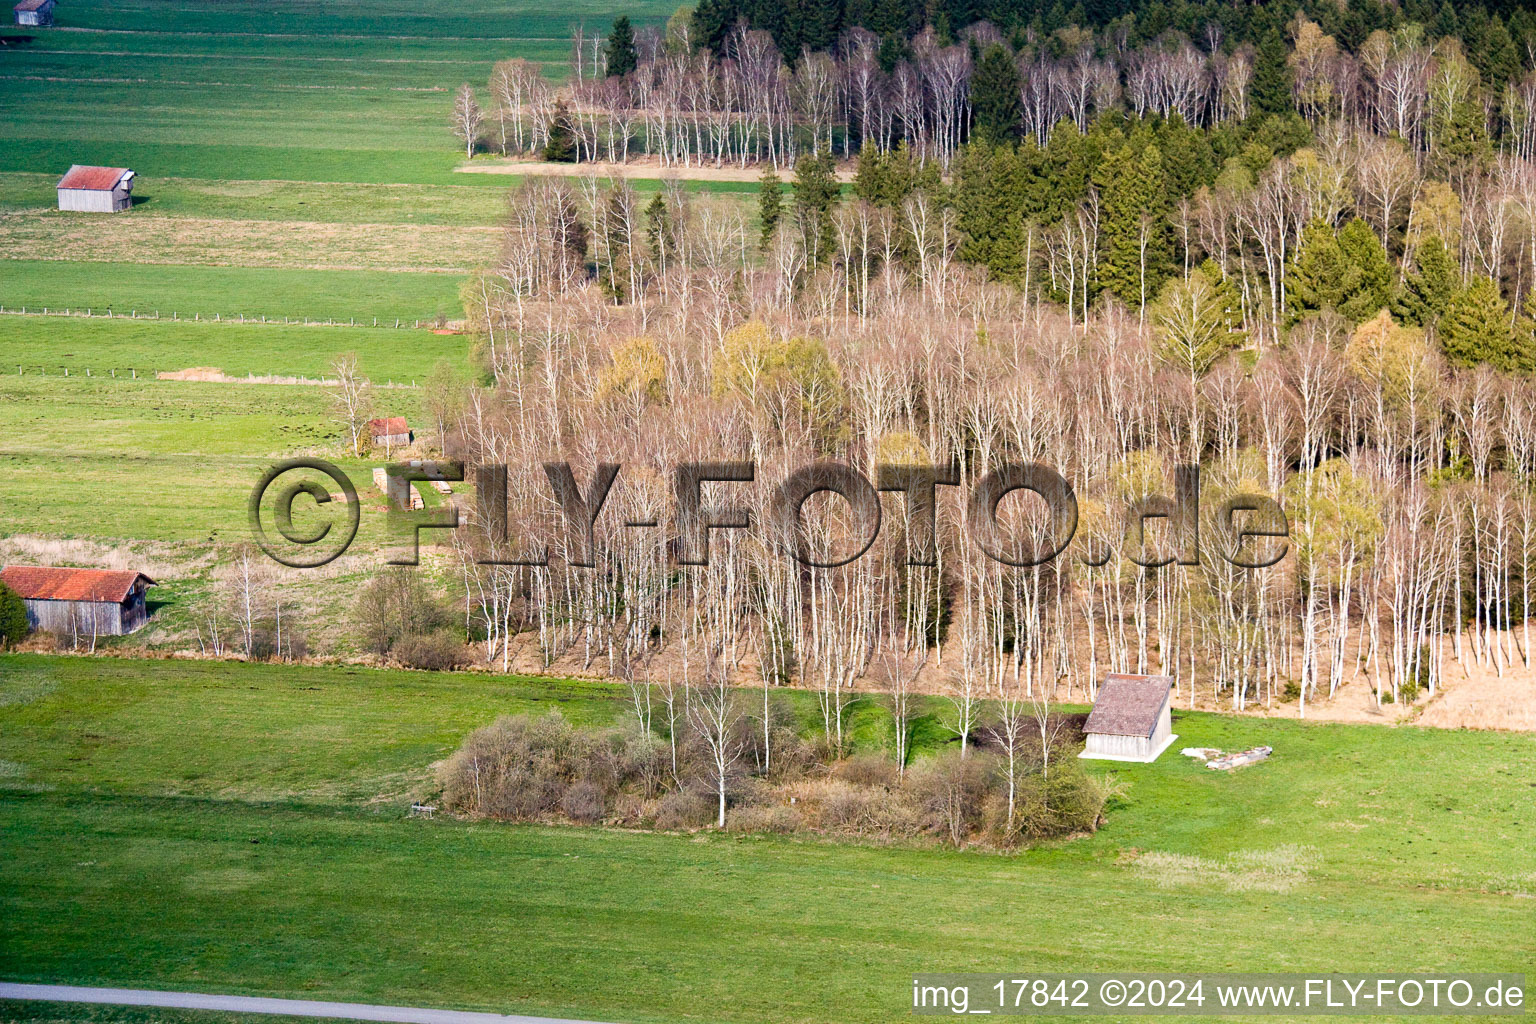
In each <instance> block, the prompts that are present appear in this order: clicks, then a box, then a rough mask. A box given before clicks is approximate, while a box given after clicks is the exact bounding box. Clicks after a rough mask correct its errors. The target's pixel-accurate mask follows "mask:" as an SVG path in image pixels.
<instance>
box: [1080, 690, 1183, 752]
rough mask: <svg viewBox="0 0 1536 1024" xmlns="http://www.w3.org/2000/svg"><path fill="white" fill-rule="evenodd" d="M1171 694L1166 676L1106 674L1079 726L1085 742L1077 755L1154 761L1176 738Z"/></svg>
mask: <svg viewBox="0 0 1536 1024" xmlns="http://www.w3.org/2000/svg"><path fill="white" fill-rule="evenodd" d="M1172 694H1173V680H1172V679H1171V678H1169V677H1168V676H1133V675H1121V674H1119V673H1111V674H1110V675H1108V676H1106V677H1105V679H1104V682H1103V683H1101V684H1100V685H1099V695H1098V698H1097V699H1096V700H1095V701H1094V702H1093V711H1092V713H1090V714H1089V715H1088V722H1087V724H1086V725H1084V726H1083V732H1085V733H1087V735H1088V744H1087V746H1086V747H1085V748H1084V749H1083V752H1082V753H1081V754H1079V755H1078V756H1079V757H1089V758H1098V759H1100V760H1104V761H1156V760H1157V758H1158V755H1159V754H1161V753H1162V752H1163V751H1164V750H1167V749H1168V744H1170V743H1172V742H1173V741H1174V740H1176V739H1178V737H1177V736H1175V735H1174V734H1173V720H1172V717H1171V712H1170V707H1169V705H1170V701H1171V699H1172Z"/></svg>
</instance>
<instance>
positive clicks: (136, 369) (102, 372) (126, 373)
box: [14, 363, 421, 389]
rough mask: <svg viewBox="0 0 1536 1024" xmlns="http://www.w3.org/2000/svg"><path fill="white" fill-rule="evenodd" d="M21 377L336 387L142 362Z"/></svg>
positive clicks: (385, 383) (409, 383) (41, 368)
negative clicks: (203, 371) (140, 363)
mask: <svg viewBox="0 0 1536 1024" xmlns="http://www.w3.org/2000/svg"><path fill="white" fill-rule="evenodd" d="M14 365H15V367H16V375H17V376H18V377H89V378H90V379H92V380H169V381H183V382H185V381H190V382H192V383H203V384H305V385H310V386H312V387H336V386H337V383H338V382H337V381H336V380H334V379H332V378H330V377H311V376H308V375H307V374H297V373H293V374H288V373H277V374H273V373H246V374H238V373H224V372H223V371H219V372H217V373H188V372H187V371H186V370H185V369H182V370H159V369H154V368H150V367H142V366H112V367H107V368H105V369H103V368H101V367H92V366H79V365H76V366H70V365H69V364H67V363H16V364H14ZM371 383H372V385H373V386H374V387H376V388H407V389H409V388H419V387H421V385H420V384H418V383H417V382H416V381H415V380H414V379H413V380H395V379H393V378H386V379H384V380H376V381H372V382H371Z"/></svg>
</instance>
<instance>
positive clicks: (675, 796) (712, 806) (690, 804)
mask: <svg viewBox="0 0 1536 1024" xmlns="http://www.w3.org/2000/svg"><path fill="white" fill-rule="evenodd" d="M717 809H718V804H717V803H716V797H715V796H714V795H713V794H710V793H705V792H703V791H701V790H697V789H674V790H672V791H671V792H670V793H668V794H666V795H665V796H663V797H662V798H661V802H660V803H659V804H657V806H656V827H657V828H665V829H691V828H702V827H703V826H705V825H708V824H711V823H712V822H714V820H715V814H716V811H717Z"/></svg>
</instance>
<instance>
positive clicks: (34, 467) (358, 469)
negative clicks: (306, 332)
mask: <svg viewBox="0 0 1536 1024" xmlns="http://www.w3.org/2000/svg"><path fill="white" fill-rule="evenodd" d="M252 329H253V330H254V329H256V328H252ZM378 333H380V334H384V333H385V332H383V331H380V332H378ZM391 333H393V332H391ZM420 402H421V391H420V390H419V389H411V388H390V389H382V390H381V391H380V392H379V394H378V395H377V406H378V410H379V412H380V413H383V414H389V415H404V416H406V417H407V418H409V419H411V420H412V421H414V422H418V423H419V422H420V417H421V404H420ZM333 416H334V410H333V407H332V404H331V401H330V399H329V397H328V396H327V393H326V389H324V388H320V387H314V386H304V385H282V384H246V383H202V382H194V381H157V380H124V379H121V378H118V379H116V380H113V379H102V378H99V377H96V378H90V379H86V378H80V377H71V378H69V379H67V380H66V379H63V378H60V377H53V378H46V379H45V378H40V377H35V376H23V377H16V376H14V375H12V376H0V430H3V431H4V432H5V435H6V436H7V437H10V438H12V439H13V440H12V441H11V442H10V443H6V444H0V475H3V477H4V479H5V486H4V492H3V493H4V511H3V522H0V533H41V534H50V535H59V536H76V537H92V538H100V539H107V540H129V539H136V540H153V541H170V542H179V543H184V544H190V545H202V544H208V543H225V544H227V543H234V542H238V541H244V540H247V539H249V532H250V531H249V529H248V526H247V520H246V502H247V499H248V498H249V496H250V491H251V487H252V486H253V485H254V484H255V483H256V481H257V480H258V479H259V478H260V476H261V474H262V473H263V472H264V471H265V469H266V467H267V466H269V465H270V464H271V463H272V461H273V460H274V459H278V458H284V457H288V456H293V455H298V454H321V455H323V456H324V457H326V458H329V459H331V460H333V461H335V462H336V463H337V464H338V465H339V466H341V467H342V468H343V469H344V470H346V472H347V473H348V475H349V477H350V478H351V479H352V481H353V483H354V484H355V485H356V486H357V487H358V488H359V490H360V491H361V490H363V489H365V488H369V487H371V486H372V475H371V474H372V467H373V466H375V465H379V464H381V462H382V456H380V457H379V458H378V459H375V460H371V461H370V460H357V459H349V458H342V457H341V453H342V452H343V445H342V438H341V434H340V428H339V427H338V426H337V425H336V423H335V422H334V419H333ZM39 434H42V435H46V436H47V438H48V443H47V444H46V445H38V444H35V443H30V442H28V441H27V440H26V439H27V438H32V437H36V436H38V435H39ZM380 509H382V505H380ZM379 518H381V517H379V516H365V517H364V519H365V520H366V522H365V524H364V527H365V530H369V531H370V532H365V534H364V535H363V537H364V539H367V538H368V537H371V536H372V535H373V534H372V532H371V527H372V526H377V525H379V524H378V523H376V522H375V520H377V519H379Z"/></svg>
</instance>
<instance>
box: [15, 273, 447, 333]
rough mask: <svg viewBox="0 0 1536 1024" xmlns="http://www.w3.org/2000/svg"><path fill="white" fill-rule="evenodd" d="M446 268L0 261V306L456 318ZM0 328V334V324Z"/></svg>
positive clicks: (168, 314)
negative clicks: (423, 271)
mask: <svg viewBox="0 0 1536 1024" xmlns="http://www.w3.org/2000/svg"><path fill="white" fill-rule="evenodd" d="M462 283H463V279H462V278H461V277H459V276H458V275H455V274H420V273H405V272H393V271H386V270H300V269H297V268H290V267H199V266H176V265H168V264H161V265H158V266H147V265H144V264H139V263H74V262H66V261H63V260H48V261H43V260H16V259H13V260H0V304H3V305H4V306H5V307H6V309H14V308H16V307H28V308H30V309H38V308H42V307H47V308H49V309H53V310H59V309H82V308H90V309H95V310H99V311H105V310H106V309H108V308H111V309H112V310H113V311H114V312H117V313H128V314H134V313H137V314H139V315H146V314H148V313H149V312H151V311H158V312H159V313H160V316H161V318H162V319H164V320H169V319H171V318H172V315H173V314H175V315H176V316H179V317H186V318H188V319H191V318H192V317H193V316H199V317H205V318H208V319H212V318H213V317H214V316H215V315H217V316H220V317H238V316H246V317H253V316H255V317H259V316H267V317H273V318H277V319H282V318H284V317H292V318H294V319H315V320H340V321H343V322H348V321H351V320H356V321H357V322H358V323H361V324H371V323H372V322H373V320H374V319H375V318H376V319H378V320H379V322H380V323H392V322H393V321H394V320H395V319H397V318H398V319H401V320H405V321H413V320H416V319H421V320H430V319H432V318H434V317H436V316H438V315H439V314H441V315H443V316H447V317H458V316H460V315H462V307H461V306H460V305H459V288H460V286H461V284H462ZM5 329H6V328H5V325H4V324H0V330H5Z"/></svg>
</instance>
